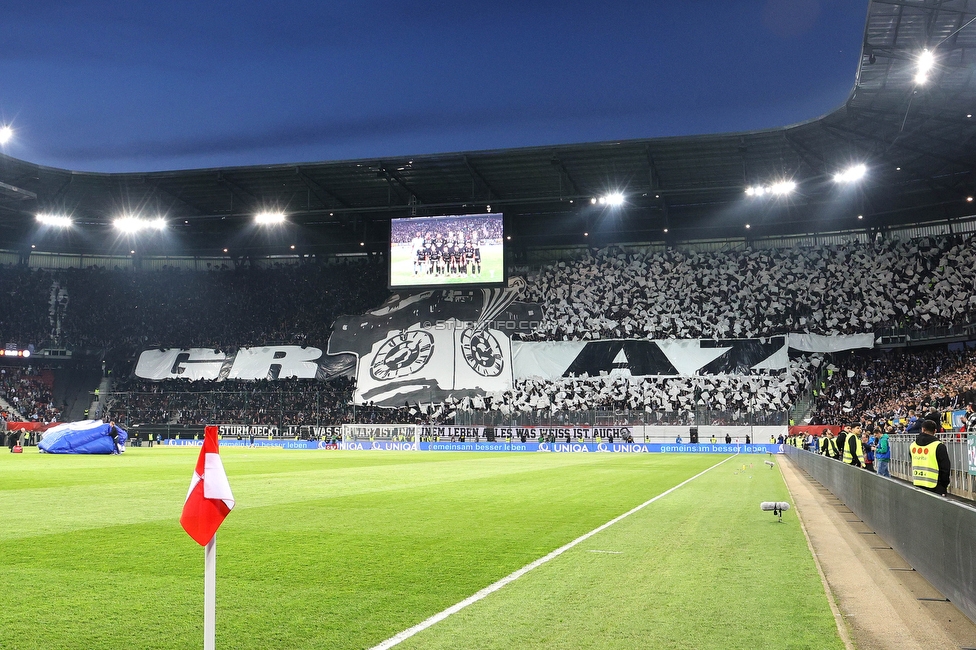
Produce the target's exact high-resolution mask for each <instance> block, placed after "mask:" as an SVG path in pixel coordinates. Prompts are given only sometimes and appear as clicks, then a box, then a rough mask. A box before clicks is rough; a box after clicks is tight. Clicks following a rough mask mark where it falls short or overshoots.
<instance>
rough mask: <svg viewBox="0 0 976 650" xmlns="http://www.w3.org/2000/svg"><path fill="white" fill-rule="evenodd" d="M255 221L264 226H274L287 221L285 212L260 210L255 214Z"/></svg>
mask: <svg viewBox="0 0 976 650" xmlns="http://www.w3.org/2000/svg"><path fill="white" fill-rule="evenodd" d="M254 221H255V223H257V224H259V225H262V226H273V225H276V224H279V223H284V222H285V213H284V212H258V213H257V214H256V215H254Z"/></svg>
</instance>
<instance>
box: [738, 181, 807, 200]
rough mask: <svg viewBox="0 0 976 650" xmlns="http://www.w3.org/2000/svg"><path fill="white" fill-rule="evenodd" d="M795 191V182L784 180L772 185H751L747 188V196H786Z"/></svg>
mask: <svg viewBox="0 0 976 650" xmlns="http://www.w3.org/2000/svg"><path fill="white" fill-rule="evenodd" d="M795 189H796V183H795V182H793V181H787V180H783V181H776V182H775V183H773V184H771V185H750V186H749V187H747V188H746V196H766V195H767V194H772V195H774V196H786V195H787V194H792V193H793V191H794V190H795Z"/></svg>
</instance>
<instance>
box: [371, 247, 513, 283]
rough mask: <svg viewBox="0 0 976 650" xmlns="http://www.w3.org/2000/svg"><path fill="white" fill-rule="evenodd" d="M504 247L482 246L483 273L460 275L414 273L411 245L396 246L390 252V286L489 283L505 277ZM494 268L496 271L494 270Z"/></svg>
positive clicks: (499, 280)
mask: <svg viewBox="0 0 976 650" xmlns="http://www.w3.org/2000/svg"><path fill="white" fill-rule="evenodd" d="M503 258H504V247H503V246H502V245H501V244H494V245H491V246H482V247H481V274H480V275H467V276H463V277H461V276H459V277H453V278H452V277H447V276H432V275H424V274H423V273H420V274H416V275H415V274H414V272H413V262H414V256H413V254H412V253H411V251H410V247H409V246H394V247H393V250H392V251H391V253H390V264H391V266H390V286H392V287H402V286H417V285H423V286H440V285H449V284H472V283H475V284H478V283H481V284H487V283H491V282H501V281H502V280H503V279H504V268H505V265H504V259H503ZM492 269H493V270H494V272H492Z"/></svg>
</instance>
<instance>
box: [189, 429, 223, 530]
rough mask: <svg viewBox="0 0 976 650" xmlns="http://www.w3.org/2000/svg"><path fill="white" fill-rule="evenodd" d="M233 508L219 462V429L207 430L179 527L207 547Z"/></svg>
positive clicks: (221, 465) (205, 430)
mask: <svg viewBox="0 0 976 650" xmlns="http://www.w3.org/2000/svg"><path fill="white" fill-rule="evenodd" d="M233 508H234V495H233V493H231V491H230V483H228V482H227V474H226V473H224V465H223V463H221V462H220V448H219V446H218V443H217V427H213V426H210V427H206V428H205V429H204V435H203V448H202V449H200V457H199V458H197V467H196V469H195V470H194V472H193V478H192V479H190V490H189V492H187V494H186V501H185V502H184V503H183V514H182V516H180V525H181V526H183V530H185V531H186V532H187V534H188V535H189V536H190V537H192V538H193V539H194V540H195V541H196V543H197V544H200V545H201V546H206V545H207V542H209V541H210V539H211V538H212V537H213V536H214V534H215V533H216V532H217V529H218V528H220V524H221V523H222V522H223V521H224V517H226V516H227V514H228V513H229V512H230V511H231V510H233Z"/></svg>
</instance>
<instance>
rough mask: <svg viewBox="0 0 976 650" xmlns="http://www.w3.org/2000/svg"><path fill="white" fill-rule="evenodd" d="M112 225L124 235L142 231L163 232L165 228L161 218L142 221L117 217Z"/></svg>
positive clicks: (137, 218)
mask: <svg viewBox="0 0 976 650" xmlns="http://www.w3.org/2000/svg"><path fill="white" fill-rule="evenodd" d="M112 225H114V226H115V229H116V230H120V231H122V232H124V233H126V234H130V235H134V234H135V233H137V232H141V231H143V230H164V229H165V228H166V220H165V219H163V218H162V217H157V218H156V219H143V218H142V217H129V216H125V217H119V218H118V219H116V220H115V221H114V222H112Z"/></svg>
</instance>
